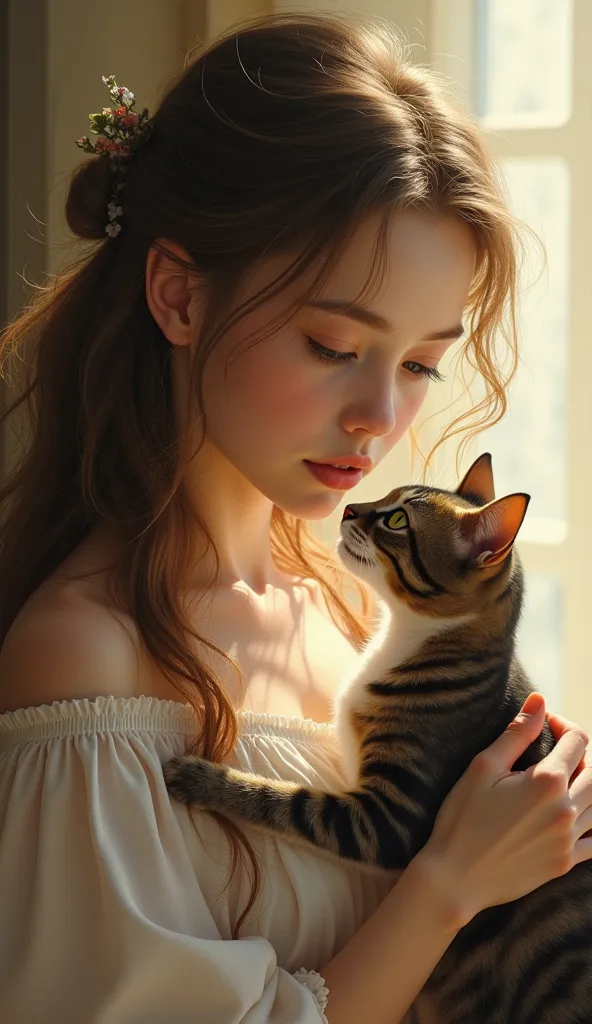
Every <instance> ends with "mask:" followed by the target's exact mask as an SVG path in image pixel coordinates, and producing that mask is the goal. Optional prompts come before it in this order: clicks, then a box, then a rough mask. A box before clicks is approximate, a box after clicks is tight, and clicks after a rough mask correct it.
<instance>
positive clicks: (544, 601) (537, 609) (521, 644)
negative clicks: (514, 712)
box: [516, 573, 563, 714]
mask: <svg viewBox="0 0 592 1024" xmlns="http://www.w3.org/2000/svg"><path fill="white" fill-rule="evenodd" d="M516 654H517V656H518V658H519V660H520V662H521V663H522V666H523V668H524V670H525V671H526V672H527V673H528V676H529V678H530V681H531V683H532V684H533V686H534V687H535V689H537V690H539V692H540V693H542V694H544V697H545V700H546V702H547V708H548V710H550V711H556V712H557V713H558V714H561V707H562V703H563V601H562V590H561V583H560V582H559V580H558V579H557V578H556V577H555V576H543V575H539V574H537V573H528V574H527V575H526V596H525V602H524V612H523V616H522V620H521V622H520V625H519V627H518V643H517V645H516Z"/></svg>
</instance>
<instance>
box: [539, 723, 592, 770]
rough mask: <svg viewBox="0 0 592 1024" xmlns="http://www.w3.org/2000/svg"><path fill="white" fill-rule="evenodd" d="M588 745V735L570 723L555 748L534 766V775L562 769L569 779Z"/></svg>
mask: <svg viewBox="0 0 592 1024" xmlns="http://www.w3.org/2000/svg"><path fill="white" fill-rule="evenodd" d="M587 745H588V737H587V736H586V734H585V733H584V732H583V731H582V729H580V728H579V726H577V725H572V724H571V723H569V728H568V729H567V730H566V731H565V732H563V733H562V735H561V736H560V737H559V739H558V741H557V743H556V745H555V746H554V747H553V750H551V752H550V753H549V754H547V756H546V757H544V758H543V760H542V761H539V762H538V764H536V765H534V766H533V768H532V774H533V776H536V775H540V774H542V773H544V772H545V771H551V772H557V771H560V772H561V773H562V774H564V775H565V776H566V777H567V779H568V780H569V779H571V777H572V775H573V773H574V772H575V770H576V768H577V767H578V765H579V763H580V761H581V760H582V758H583V756H584V752H585V750H586V747H587ZM582 774H583V773H582Z"/></svg>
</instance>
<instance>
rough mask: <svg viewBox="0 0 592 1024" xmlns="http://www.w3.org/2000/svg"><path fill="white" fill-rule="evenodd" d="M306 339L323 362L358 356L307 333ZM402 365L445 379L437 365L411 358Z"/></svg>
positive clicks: (415, 374)
mask: <svg viewBox="0 0 592 1024" xmlns="http://www.w3.org/2000/svg"><path fill="white" fill-rule="evenodd" d="M306 340H307V342H308V345H309V348H310V351H311V353H312V354H313V356H314V357H315V359H319V360H320V361H321V362H323V363H333V365H335V364H336V363H349V362H351V360H352V359H355V358H356V354H355V352H336V351H335V349H333V348H327V347H326V345H321V343H320V341H315V339H314V338H311V337H310V335H308V334H307V335H306ZM402 366H404V367H405V369H406V370H409V372H410V373H412V374H413V375H414V376H416V377H428V378H429V379H430V380H436V381H443V380H445V378H444V377H443V376H442V374H441V373H440V371H439V370H437V369H436V367H435V366H424V364H423V363H417V362H414V361H413V360H409V359H408V360H406V362H404V363H402Z"/></svg>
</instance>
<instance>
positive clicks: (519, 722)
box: [489, 693, 545, 772]
mask: <svg viewBox="0 0 592 1024" xmlns="http://www.w3.org/2000/svg"><path fill="white" fill-rule="evenodd" d="M544 722H545V698H544V697H543V695H542V694H541V693H529V695H528V697H527V698H526V700H525V701H524V704H523V705H522V707H521V708H520V711H519V712H518V714H517V715H516V717H515V718H513V719H512V721H511V722H509V723H508V725H507V726H506V728H505V729H504V731H503V733H502V734H501V736H498V738H497V739H496V740H494V742H493V743H492V744H491V746H490V748H489V749H490V751H491V753H492V755H493V757H494V759H495V761H496V762H497V765H498V767H499V769H500V771H501V772H509V771H511V769H512V765H513V764H514V762H515V761H517V760H518V758H519V757H520V755H521V754H523V753H524V751H525V750H526V749H527V747H529V746H530V744H531V743H532V741H533V740H535V739H536V738H537V736H538V735H539V733H540V731H541V729H542V728H543V725H544Z"/></svg>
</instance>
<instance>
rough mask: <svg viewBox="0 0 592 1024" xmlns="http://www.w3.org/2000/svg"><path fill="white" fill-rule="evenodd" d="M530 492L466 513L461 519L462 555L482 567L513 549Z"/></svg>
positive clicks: (496, 561)
mask: <svg viewBox="0 0 592 1024" xmlns="http://www.w3.org/2000/svg"><path fill="white" fill-rule="evenodd" d="M529 501H530V495H529V494H509V495H508V496H507V497H505V498H498V499H497V501H492V502H490V503H489V504H488V505H485V506H484V507H483V508H476V509H475V510H474V511H473V510H471V511H469V512H465V513H464V514H463V517H462V519H461V524H460V531H461V537H462V542H461V544H462V548H463V555H464V556H465V557H468V558H472V559H473V560H474V561H475V562H476V563H477V565H478V566H479V567H480V568H482V569H485V568H489V567H490V566H492V565H498V564H499V563H500V562H502V561H503V560H504V558H507V556H508V555H509V554H510V551H511V550H512V547H513V544H514V541H515V540H516V535H517V533H518V530H519V529H520V527H521V526H522V522H523V520H524V516H525V515H526V510H527V508H528V503H529Z"/></svg>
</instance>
